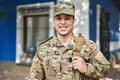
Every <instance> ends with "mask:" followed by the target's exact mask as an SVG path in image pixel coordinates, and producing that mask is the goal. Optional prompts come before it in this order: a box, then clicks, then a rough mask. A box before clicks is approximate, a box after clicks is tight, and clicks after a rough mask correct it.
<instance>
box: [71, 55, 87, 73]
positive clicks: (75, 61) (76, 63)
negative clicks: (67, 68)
mask: <svg viewBox="0 0 120 80" xmlns="http://www.w3.org/2000/svg"><path fill="white" fill-rule="evenodd" d="M72 65H73V68H74V69H77V70H79V71H80V72H81V73H85V72H87V69H88V66H87V65H86V64H85V61H84V60H83V58H81V57H78V56H74V57H73V58H72Z"/></svg>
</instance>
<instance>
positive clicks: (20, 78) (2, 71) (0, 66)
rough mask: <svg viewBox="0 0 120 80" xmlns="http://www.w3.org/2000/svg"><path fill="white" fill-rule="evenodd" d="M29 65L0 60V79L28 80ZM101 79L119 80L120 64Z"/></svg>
mask: <svg viewBox="0 0 120 80" xmlns="http://www.w3.org/2000/svg"><path fill="white" fill-rule="evenodd" d="M29 69H30V66H22V65H16V64H15V63H14V62H6V61H0V80H28V76H29ZM101 80H120V64H118V65H114V66H113V68H112V69H111V70H110V72H109V74H108V75H107V76H106V77H105V78H103V79H101Z"/></svg>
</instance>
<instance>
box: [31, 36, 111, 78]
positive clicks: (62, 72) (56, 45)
mask: <svg viewBox="0 0 120 80" xmlns="http://www.w3.org/2000/svg"><path fill="white" fill-rule="evenodd" d="M74 38H76V37H74ZM73 45H74V40H73V41H72V42H71V43H69V44H68V45H67V46H64V45H63V44H62V43H61V42H60V41H59V40H58V38H57V37H56V36H54V37H52V38H50V39H49V40H47V41H46V42H44V43H42V44H40V45H39V46H38V48H37V52H36V55H35V57H34V59H33V64H32V66H31V70H30V73H31V79H32V80H75V79H74V69H73V67H72V64H71V61H70V58H71V57H72V52H73V49H74V46H73ZM80 54H81V56H80V57H82V58H83V59H84V60H85V62H86V64H87V65H88V71H87V72H86V73H84V74H83V73H82V74H81V73H80V74H81V75H80V80H87V79H86V78H87V77H88V78H92V80H98V78H99V77H102V76H104V75H105V74H107V72H108V70H109V69H110V63H109V62H108V61H107V60H106V59H105V57H104V56H103V54H102V53H101V52H100V51H99V50H98V49H97V48H96V46H95V44H94V43H93V42H92V41H90V40H88V39H85V41H84V43H83V45H82V49H81V50H80Z"/></svg>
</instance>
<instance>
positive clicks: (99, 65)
mask: <svg viewBox="0 0 120 80" xmlns="http://www.w3.org/2000/svg"><path fill="white" fill-rule="evenodd" d="M89 46H90V48H91V50H90V51H89V52H90V53H89V60H88V61H87V62H86V64H87V66H88V71H87V72H86V73H85V75H86V76H89V77H93V78H99V77H103V76H105V75H106V74H107V73H108V71H109V69H110V62H109V61H108V60H107V59H106V58H105V57H104V55H103V53H102V52H101V51H100V50H98V49H97V48H96V45H95V44H94V43H90V44H89Z"/></svg>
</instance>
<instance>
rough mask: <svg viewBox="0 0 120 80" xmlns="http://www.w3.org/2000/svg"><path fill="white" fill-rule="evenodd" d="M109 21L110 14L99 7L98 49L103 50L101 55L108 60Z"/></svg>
mask: <svg viewBox="0 0 120 80" xmlns="http://www.w3.org/2000/svg"><path fill="white" fill-rule="evenodd" d="M109 22H110V15H109V12H108V11H107V10H105V9H104V8H101V11H100V50H101V51H102V52H103V55H104V56H105V57H106V58H107V59H108V60H109V58H110V55H109V53H110V50H109V44H110V40H109V39H110V32H109V31H110V28H109Z"/></svg>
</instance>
